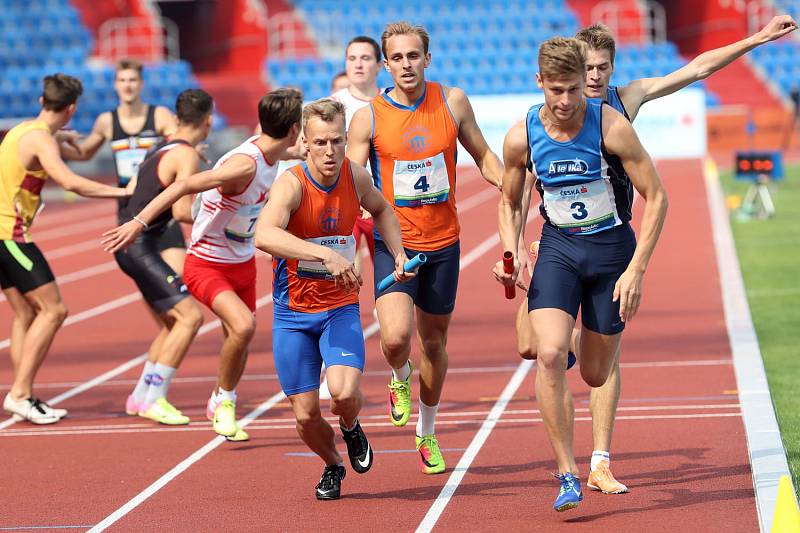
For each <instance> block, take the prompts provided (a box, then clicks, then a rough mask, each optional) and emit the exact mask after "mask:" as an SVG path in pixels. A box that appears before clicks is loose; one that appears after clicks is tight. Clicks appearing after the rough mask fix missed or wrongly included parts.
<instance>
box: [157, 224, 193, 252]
mask: <svg viewBox="0 0 800 533" xmlns="http://www.w3.org/2000/svg"><path fill="white" fill-rule="evenodd" d="M170 248H180V249H181V250H185V249H186V239H184V237H183V230H182V229H181V223H180V222H178V221H177V220H175V219H172V220H170V221H169V223H167V229H166V230H165V231H164V233H163V235H161V238H160V239H159V240H158V251H159V252H163V251H164V250H169V249H170Z"/></svg>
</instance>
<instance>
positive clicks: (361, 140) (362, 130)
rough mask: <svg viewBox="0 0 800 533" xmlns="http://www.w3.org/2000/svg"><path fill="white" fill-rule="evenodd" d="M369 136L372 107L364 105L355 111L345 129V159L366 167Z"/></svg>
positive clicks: (370, 133) (370, 134) (370, 135)
mask: <svg viewBox="0 0 800 533" xmlns="http://www.w3.org/2000/svg"><path fill="white" fill-rule="evenodd" d="M371 137H372V107H371V106H366V107H362V108H361V109H359V110H358V111H356V114H355V115H353V118H352V119H350V126H349V128H348V130H347V159H349V160H350V161H352V162H353V163H355V164H356V165H361V166H362V167H366V166H367V159H368V158H369V145H370V139H371Z"/></svg>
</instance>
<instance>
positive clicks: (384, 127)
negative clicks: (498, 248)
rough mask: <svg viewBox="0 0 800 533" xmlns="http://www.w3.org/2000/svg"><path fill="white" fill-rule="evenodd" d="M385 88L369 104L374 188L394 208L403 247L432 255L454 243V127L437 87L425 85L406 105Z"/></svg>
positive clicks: (450, 113) (455, 140) (439, 89)
mask: <svg viewBox="0 0 800 533" xmlns="http://www.w3.org/2000/svg"><path fill="white" fill-rule="evenodd" d="M390 90H391V88H390V89H387V90H386V91H385V92H383V93H381V94H380V95H378V96H377V97H376V98H375V99H374V100H372V103H371V104H370V106H371V108H372V116H373V126H372V138H371V139H370V164H371V166H372V169H373V179H374V181H375V185H376V187H378V188H379V189H381V191H382V192H383V195H384V196H385V197H386V200H387V201H388V202H389V203H390V204H391V205H392V207H394V212H395V214H396V215H397V219H398V220H399V221H400V229H401V231H402V233H403V245H404V246H406V247H407V248H411V249H412V250H419V251H425V252H429V251H434V250H440V249H442V248H444V247H446V246H449V245H451V244H453V243H454V242H456V241H457V240H458V233H459V230H460V227H459V224H458V215H457V213H456V196H455V191H456V148H457V140H458V124H457V123H456V120H455V117H454V116H453V113H452V112H451V111H450V107H449V106H448V105H447V100H446V99H445V96H444V88H443V87H442V85H441V84H439V83H434V82H425V91H424V92H423V93H422V96H421V97H420V99H419V100H418V101H417V102H416V103H414V105H412V106H404V105H401V104H398V103H397V102H395V101H394V100H392V99H391V98H390V97H389V95H388V93H389V91H390Z"/></svg>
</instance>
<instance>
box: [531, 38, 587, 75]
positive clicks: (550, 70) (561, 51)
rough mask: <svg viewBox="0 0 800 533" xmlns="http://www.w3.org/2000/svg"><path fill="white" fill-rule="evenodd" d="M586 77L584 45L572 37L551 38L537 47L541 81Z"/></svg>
mask: <svg viewBox="0 0 800 533" xmlns="http://www.w3.org/2000/svg"><path fill="white" fill-rule="evenodd" d="M576 74H578V75H580V76H581V77H583V76H585V75H586V45H585V44H584V43H583V42H582V41H579V40H578V39H575V38H574V37H553V38H552V39H548V40H546V41H545V42H543V43H542V45H541V46H540V47H539V75H540V76H541V77H542V79H551V80H552V79H564V78H569V77H570V76H574V75H576Z"/></svg>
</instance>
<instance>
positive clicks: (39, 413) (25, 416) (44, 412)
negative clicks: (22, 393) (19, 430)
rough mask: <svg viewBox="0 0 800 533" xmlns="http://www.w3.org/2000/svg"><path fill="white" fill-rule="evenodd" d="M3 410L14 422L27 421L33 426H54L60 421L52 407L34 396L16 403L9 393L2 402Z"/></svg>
mask: <svg viewBox="0 0 800 533" xmlns="http://www.w3.org/2000/svg"><path fill="white" fill-rule="evenodd" d="M3 409H4V410H5V411H6V412H8V413H10V414H12V415H13V416H14V420H27V421H28V422H31V423H33V424H55V423H56V422H58V421H59V420H61V417H59V416H57V415H56V414H54V412H53V411H54V409H53V408H52V407H49V406H47V404H46V403H44V402H43V401H41V400H40V399H39V398H36V397H34V396H31V397H30V398H27V399H25V400H20V401H17V400H14V399H13V398H12V397H11V393H8V394H6V398H5V400H3ZM60 411H64V410H63V409H60Z"/></svg>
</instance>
